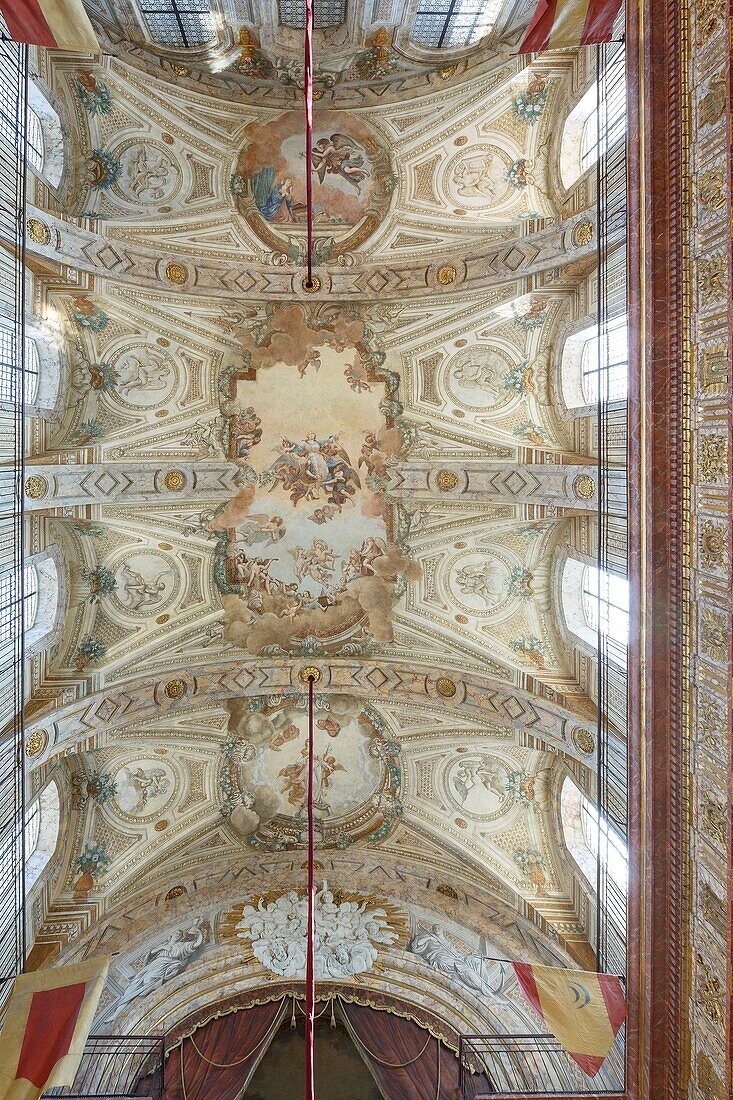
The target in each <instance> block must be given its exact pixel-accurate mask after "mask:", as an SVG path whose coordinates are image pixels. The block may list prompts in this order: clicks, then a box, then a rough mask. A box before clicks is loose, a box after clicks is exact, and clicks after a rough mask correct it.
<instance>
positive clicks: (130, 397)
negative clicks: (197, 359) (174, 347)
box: [109, 344, 176, 409]
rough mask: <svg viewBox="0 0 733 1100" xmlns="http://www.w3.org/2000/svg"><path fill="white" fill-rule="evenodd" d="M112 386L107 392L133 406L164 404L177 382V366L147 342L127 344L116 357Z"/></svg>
mask: <svg viewBox="0 0 733 1100" xmlns="http://www.w3.org/2000/svg"><path fill="white" fill-rule="evenodd" d="M110 362H111V366H112V367H113V368H114V372H115V379H114V388H113V389H111V390H110V391H109V392H110V395H111V396H113V397H114V398H115V399H116V400H117V401H120V402H121V403H122V404H123V405H127V406H129V407H131V408H133V409H144V408H147V409H155V408H158V406H160V405H163V404H164V403H165V402H166V401H167V400H168V398H169V397H170V395H171V393H172V392H173V388H174V386H175V384H176V367H175V363H174V362H173V360H172V359H171V357H170V355H168V353H167V352H164V351H160V349H159V348H154V347H151V346H150V345H149V344H138V345H135V346H134V347H127V348H125V349H124V351H122V352H120V354H119V355H118V356H117V357H116V358H115V357H112V358H111V360H110Z"/></svg>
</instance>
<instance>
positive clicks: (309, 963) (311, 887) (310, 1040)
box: [305, 680, 316, 1100]
mask: <svg viewBox="0 0 733 1100" xmlns="http://www.w3.org/2000/svg"><path fill="white" fill-rule="evenodd" d="M314 740H315V738H314V734H313V680H309V681H308V948H307V953H306V964H305V1100H314V1098H315V1076H314V1057H313V1055H314V1026H315V1010H316V967H315V962H316V882H315V879H316V872H315V848H316V834H315V828H314V823H313V773H314V770H315V746H314Z"/></svg>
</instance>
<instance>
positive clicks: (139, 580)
mask: <svg viewBox="0 0 733 1100" xmlns="http://www.w3.org/2000/svg"><path fill="white" fill-rule="evenodd" d="M114 576H115V582H116V585H117V587H116V589H115V591H114V595H113V599H114V601H115V603H116V604H117V605H118V606H119V607H121V608H123V609H124V610H125V611H127V612H130V613H132V614H134V615H149V614H151V613H152V612H153V611H155V612H159V611H160V610H161V608H162V607H163V606H164V605H166V604H168V603H170V600H171V598H172V597H173V595H174V593H175V590H176V588H177V586H178V572H177V570H176V569H175V566H174V564H173V562H172V561H171V559H170V558H168V557H164V556H163V555H162V554H156V553H150V552H149V551H141V552H140V553H139V554H130V555H129V557H126V558H125V559H124V560H123V561H121V562H120V564H119V565H118V566H117V568H116V570H115V574H114Z"/></svg>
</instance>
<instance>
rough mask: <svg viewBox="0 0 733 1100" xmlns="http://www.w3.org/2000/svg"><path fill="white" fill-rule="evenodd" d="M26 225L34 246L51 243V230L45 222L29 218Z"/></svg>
mask: <svg viewBox="0 0 733 1100" xmlns="http://www.w3.org/2000/svg"><path fill="white" fill-rule="evenodd" d="M26 225H27V228H28V236H29V237H30V239H31V240H32V241H33V243H34V244H50V243H51V230H50V229H49V228H48V226H47V225H46V223H45V222H42V221H40V220H39V219H38V218H29V219H28V221H27V223H26Z"/></svg>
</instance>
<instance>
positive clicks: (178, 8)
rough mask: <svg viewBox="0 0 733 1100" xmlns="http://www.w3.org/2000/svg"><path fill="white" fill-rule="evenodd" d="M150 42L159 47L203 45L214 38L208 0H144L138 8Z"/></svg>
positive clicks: (185, 47)
mask: <svg viewBox="0 0 733 1100" xmlns="http://www.w3.org/2000/svg"><path fill="white" fill-rule="evenodd" d="M140 10H141V11H142V13H143V16H144V18H145V22H146V24H147V27H148V31H149V33H150V37H151V39H152V40H153V42H157V43H158V44H159V45H161V46H183V48H184V49H189V48H191V47H192V46H206V45H207V44H208V43H209V42H212V41H213V40H214V38H215V37H216V32H215V30H214V21H213V19H212V16H211V3H210V0H143V6H142V8H141V9H140Z"/></svg>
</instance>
